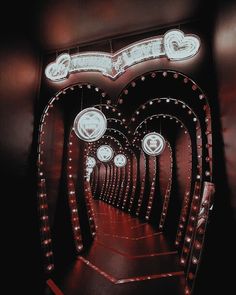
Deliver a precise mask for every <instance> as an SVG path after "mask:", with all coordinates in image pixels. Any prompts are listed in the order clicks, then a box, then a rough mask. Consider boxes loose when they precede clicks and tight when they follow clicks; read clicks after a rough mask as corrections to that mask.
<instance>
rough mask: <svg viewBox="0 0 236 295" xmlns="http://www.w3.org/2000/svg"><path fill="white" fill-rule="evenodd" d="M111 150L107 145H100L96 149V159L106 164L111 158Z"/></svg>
mask: <svg viewBox="0 0 236 295" xmlns="http://www.w3.org/2000/svg"><path fill="white" fill-rule="evenodd" d="M113 154H114V152H113V149H112V148H111V147H110V146H109V145H101V146H100V147H99V148H98V149H97V158H98V160H100V161H101V162H108V161H110V160H111V159H112V158H113Z"/></svg>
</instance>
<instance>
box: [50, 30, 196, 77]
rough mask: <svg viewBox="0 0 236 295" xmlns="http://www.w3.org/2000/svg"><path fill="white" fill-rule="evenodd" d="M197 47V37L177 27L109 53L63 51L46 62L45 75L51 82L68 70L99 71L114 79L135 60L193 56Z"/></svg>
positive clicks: (182, 58) (137, 61) (174, 58)
mask: <svg viewBox="0 0 236 295" xmlns="http://www.w3.org/2000/svg"><path fill="white" fill-rule="evenodd" d="M199 48H200V39H199V37H198V36H196V35H193V34H187V35H185V34H184V33H183V32H182V31H180V30H176V29H175V30H170V31H168V32H166V33H165V34H164V35H163V36H156V37H151V38H148V39H144V40H141V41H139V42H136V43H133V44H131V45H129V46H127V47H124V48H123V49H121V50H119V51H117V52H115V53H114V54H110V53H107V52H96V51H91V52H88V51H87V52H82V53H76V54H71V55H70V54H68V53H63V54H61V55H59V56H58V57H57V59H56V60H55V61H54V62H52V63H50V64H49V65H47V67H46V69H45V75H46V77H47V78H48V79H50V80H51V81H61V80H64V79H67V78H68V77H69V75H70V74H71V73H78V72H91V71H96V72H101V73H102V74H103V75H104V76H107V77H109V78H111V79H116V78H117V77H119V76H120V75H121V74H122V73H124V72H125V70H126V69H127V68H129V67H131V66H132V65H135V64H137V63H140V62H143V61H146V60H152V59H157V58H161V57H166V58H168V59H169V60H176V61H179V60H184V59H187V58H191V57H193V56H194V55H195V54H196V53H197V52H198V51H199Z"/></svg>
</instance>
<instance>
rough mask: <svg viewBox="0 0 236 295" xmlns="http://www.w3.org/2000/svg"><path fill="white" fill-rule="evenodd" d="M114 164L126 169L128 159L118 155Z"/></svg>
mask: <svg viewBox="0 0 236 295" xmlns="http://www.w3.org/2000/svg"><path fill="white" fill-rule="evenodd" d="M114 163H115V165H116V166H117V167H124V166H125V165H126V163H127V158H126V156H125V155H122V154H118V155H116V156H115V158H114Z"/></svg>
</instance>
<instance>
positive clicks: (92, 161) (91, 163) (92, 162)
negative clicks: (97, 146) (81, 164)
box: [86, 156, 96, 168]
mask: <svg viewBox="0 0 236 295" xmlns="http://www.w3.org/2000/svg"><path fill="white" fill-rule="evenodd" d="M86 165H87V167H88V168H93V167H94V166H95V165H96V160H95V158H94V157H91V156H88V157H87V161H86Z"/></svg>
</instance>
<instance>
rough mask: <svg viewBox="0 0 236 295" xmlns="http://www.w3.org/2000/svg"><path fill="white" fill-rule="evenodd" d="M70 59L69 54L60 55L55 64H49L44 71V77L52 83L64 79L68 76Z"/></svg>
mask: <svg viewBox="0 0 236 295" xmlns="http://www.w3.org/2000/svg"><path fill="white" fill-rule="evenodd" d="M70 62H71V57H70V55H69V54H67V53H65V54H61V55H60V56H58V58H57V59H56V61H55V62H52V63H50V64H49V65H48V66H47V67H46V69H45V75H46V77H47V78H48V79H50V80H52V81H60V80H63V79H66V78H67V77H68V75H69V69H70Z"/></svg>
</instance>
